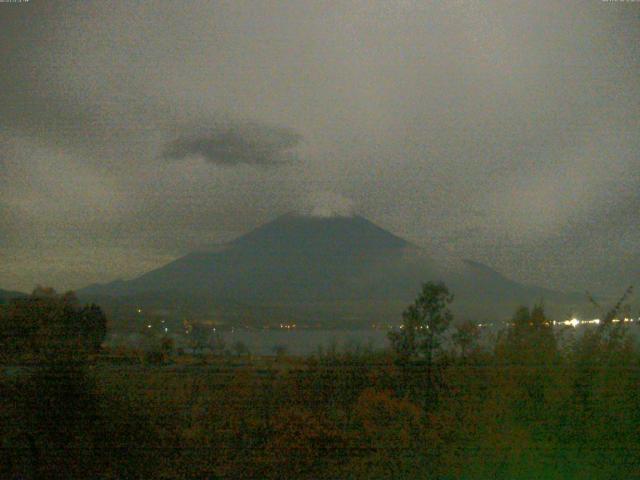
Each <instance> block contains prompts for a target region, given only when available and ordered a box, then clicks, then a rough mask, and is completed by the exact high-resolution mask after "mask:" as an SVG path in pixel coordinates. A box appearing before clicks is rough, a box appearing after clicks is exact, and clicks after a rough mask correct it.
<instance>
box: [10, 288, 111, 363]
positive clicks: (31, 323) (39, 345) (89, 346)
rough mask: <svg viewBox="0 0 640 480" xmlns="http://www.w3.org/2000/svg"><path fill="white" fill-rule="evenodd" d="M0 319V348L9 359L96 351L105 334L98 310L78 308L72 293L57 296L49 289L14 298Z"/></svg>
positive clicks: (71, 354)
mask: <svg viewBox="0 0 640 480" xmlns="http://www.w3.org/2000/svg"><path fill="white" fill-rule="evenodd" d="M2 317H3V318H2V322H1V323H0V347H1V348H2V351H3V353H4V355H5V356H7V357H8V358H15V357H19V356H23V355H31V356H35V357H36V358H39V359H40V360H44V359H51V360H54V359H59V360H62V359H64V358H69V359H70V358H71V357H72V356H77V355H84V354H86V353H91V352H95V351H97V350H98V349H99V348H100V344H101V343H102V341H103V340H104V337H105V335H106V317H105V315H104V313H103V312H102V310H101V309H100V307H98V306H97V305H89V306H85V307H80V305H79V302H78V299H77V298H76V296H75V295H74V294H73V292H67V293H65V294H63V295H59V294H57V293H56V292H55V290H53V289H51V288H43V287H37V288H36V289H35V290H34V291H33V293H32V294H31V295H30V296H28V297H25V298H17V299H13V300H12V301H11V302H10V303H9V305H8V306H7V307H6V310H5V312H4V314H3V316H2Z"/></svg>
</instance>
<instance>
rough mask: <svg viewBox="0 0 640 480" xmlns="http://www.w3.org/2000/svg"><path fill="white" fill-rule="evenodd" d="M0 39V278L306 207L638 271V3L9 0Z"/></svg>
mask: <svg viewBox="0 0 640 480" xmlns="http://www.w3.org/2000/svg"><path fill="white" fill-rule="evenodd" d="M0 45H1V47H0V49H1V50H0V51H1V52H2V53H1V55H2V57H1V60H2V63H1V65H2V67H1V69H0V259H1V262H0V288H12V289H21V290H30V289H31V288H32V287H33V286H34V285H35V284H36V283H43V284H48V285H53V286H55V287H57V288H59V289H66V288H77V287H80V286H84V285H86V284H88V283H92V282H95V281H108V280H112V279H115V278H118V277H122V278H130V277H132V276H134V275H137V274H140V273H142V272H144V271H146V270H148V269H150V268H153V267H156V266H159V265H161V264H163V263H165V262H167V261H169V260H171V259H173V258H175V257H176V256H179V255H182V254H184V253H186V252H188V251H189V250H192V249H196V248H201V247H203V246H206V245H208V244H211V243H213V242H219V241H224V240H228V239H231V238H233V237H234V236H236V235H239V234H241V233H243V232H245V231H247V230H250V229H251V228H253V227H255V226H257V225H258V224H260V223H263V222H265V221H268V220H269V219H271V218H273V217H274V216H277V215H279V214H281V213H284V212H287V211H290V210H300V209H309V208H311V209H312V210H311V211H321V212H328V211H331V209H332V208H335V209H336V210H337V211H339V212H344V211H345V209H351V208H353V209H354V210H355V211H357V212H358V213H360V214H362V215H364V216H366V217H368V218H369V219H371V220H372V221H374V222H376V223H377V224H379V225H380V226H382V227H384V228H387V229H389V230H391V231H392V232H394V233H396V234H398V235H401V236H404V237H405V238H407V239H409V240H410V241H413V242H415V243H417V244H420V245H424V246H425V247H428V248H430V249H431V250H432V251H433V252H434V254H437V252H439V251H443V250H446V251H447V252H448V253H453V254H455V255H459V256H461V257H465V258H473V259H476V260H479V261H482V262H485V263H487V264H488V265H491V266H493V267H494V268H496V269H498V270H499V271H501V272H502V273H504V274H506V275H508V276H510V277H512V278H514V279H516V280H519V281H524V282H529V283H537V284H540V285H543V286H548V287H555V288H563V289H566V290H584V289H587V288H588V289H592V290H598V289H603V288H604V289H613V290H614V291H616V289H617V288H619V287H621V286H622V285H624V284H626V283H629V282H632V281H635V280H638V279H640V275H637V268H640V248H639V245H640V243H639V239H640V225H639V220H640V213H639V212H640V189H639V187H640V148H639V147H640V3H634V2H603V1H600V0H593V1H580V2H577V1H576V2H571V1H557V2H541V1H537V0H536V1H535V2H533V1H531V2H518V4H513V3H512V2H509V3H507V2H504V3H502V2H484V1H483V2H475V1H473V2H472V1H469V2H459V1H449V2H437V3H435V2H434V3H433V4H430V3H429V2H425V1H415V2H414V1H409V0H396V1H394V2H390V1H387V2H373V1H360V2H346V1H339V2H338V1H336V2H318V1H302V0H293V1H290V2H280V1H279V2H275V1H256V0H254V1H246V2H245V1H238V0H234V1H229V2H213V1H208V2H196V1H192V2H173V1H160V0H157V1H145V2H137V1H122V2H120V1H113V2H104V1H101V2H91V1H87V0H84V1H82V2H54V1H49V0H47V1H44V0H31V1H29V2H28V3H20V4H12V3H0ZM639 286H640V285H639Z"/></svg>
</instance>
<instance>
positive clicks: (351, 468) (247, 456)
mask: <svg viewBox="0 0 640 480" xmlns="http://www.w3.org/2000/svg"><path fill="white" fill-rule="evenodd" d="M451 300H452V298H451V296H450V295H449V293H448V291H447V289H446V287H444V286H443V285H438V284H426V285H425V286H424V288H423V290H422V292H421V295H420V296H419V297H418V299H417V300H416V302H415V304H413V305H411V306H410V307H408V308H407V310H406V311H405V313H404V316H403V329H402V330H400V331H399V332H397V333H396V334H392V335H391V336H390V344H391V348H390V349H389V351H388V352H372V351H367V350H364V349H362V350H358V349H354V350H353V351H351V352H342V353H336V352H331V353H325V354H318V355H316V356H313V357H307V358H291V357H287V356H286V355H284V354H280V355H278V356H275V357H269V358H267V357H258V358H256V357H251V356H249V355H248V354H247V353H246V352H240V353H239V354H238V355H236V356H233V357H231V356H227V357H223V356H209V357H206V356H201V355H198V356H194V355H178V354H176V353H175V352H174V351H173V350H172V349H171V345H170V344H169V342H165V343H164V344H163V347H162V348H160V349H159V350H158V352H156V354H155V355H151V356H146V357H140V358H139V357H138V356H136V355H135V354H134V353H132V352H124V351H123V352H120V353H119V355H114V354H113V352H111V353H110V354H107V353H108V352H104V351H100V341H101V339H102V338H104V332H105V325H106V323H105V322H106V319H105V318H104V315H102V312H101V311H100V309H99V308H98V307H96V306H88V307H81V306H79V305H78V304H77V301H76V300H75V298H74V297H73V296H72V295H66V296H58V295H56V294H55V293H54V292H51V291H46V290H38V291H36V292H34V294H33V295H32V296H31V297H29V298H26V299H18V300H15V301H13V302H12V303H10V304H8V305H5V306H4V307H1V308H2V309H1V315H2V316H1V318H0V326H1V328H0V355H1V359H2V377H0V441H1V442H2V443H1V447H2V449H1V450H0V478H2V479H12V478H16V479H17V478H20V479H45V478H64V479H85V478H86V479H100V478H103V479H136V478H144V479H156V478H160V479H161V478H171V479H174V478H175V479H209V478H211V479H214V478H238V479H241V478H251V479H253V478H267V479H268V478H283V479H286V478H296V479H297V478H300V479H343V478H344V479H351V478H352V479H358V478H367V479H370V478H374V479H375V478H394V479H404V478H407V479H436V478H437V479H458V478H460V479H500V478H504V479H528V478H530V479H583V478H584V479H617V478H621V479H622V478H625V479H628V478H640V448H639V447H640V395H639V392H640V351H638V349H637V347H636V346H635V343H634V341H633V339H632V337H631V335H630V332H629V330H628V327H627V326H626V324H624V323H623V322H615V321H614V320H615V319H616V315H617V314H618V310H619V309H620V306H621V303H620V304H619V305H617V306H616V307H615V308H614V309H612V310H611V312H609V313H608V314H606V315H605V316H603V319H602V321H601V323H600V325H598V326H594V327H589V328H585V329H584V330H583V331H582V332H581V334H580V335H574V334H571V335H569V334H568V332H566V331H564V330H558V329H555V330H554V329H553V328H552V327H551V325H550V322H549V320H548V319H547V318H546V317H545V314H544V310H543V309H542V307H540V306H538V307H534V308H533V309H532V310H529V309H527V308H522V309H520V310H518V311H517V312H516V313H515V315H514V318H513V322H512V324H511V325H510V326H508V327H506V328H505V330H504V331H503V332H502V334H501V335H500V336H499V337H498V339H497V340H496V342H495V344H494V345H492V346H491V347H490V348H486V347H481V346H480V344H479V343H478V341H477V338H478V331H477V328H476V327H475V326H474V325H473V324H461V325H455V326H452V325H451V324H452V318H451V315H450V313H449V311H448V305H449V303H450V302H451ZM568 329H570V327H568ZM450 331H453V333H452V337H451V338H452V339H453V342H449V343H447V344H446V345H448V346H447V348H446V349H445V347H444V345H445V344H444V343H443V342H442V338H443V335H444V334H445V333H446V332H450ZM116 360H117V361H116Z"/></svg>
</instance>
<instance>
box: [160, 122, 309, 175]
mask: <svg viewBox="0 0 640 480" xmlns="http://www.w3.org/2000/svg"><path fill="white" fill-rule="evenodd" d="M301 138H302V137H301V136H300V135H298V134H297V133H295V132H294V131H292V130H290V129H287V128H282V127H273V126H269V125H263V124H258V123H230V122H226V123H224V124H221V125H218V126H215V127H213V128H209V129H201V131H200V132H198V133H189V134H186V135H183V136H180V137H179V138H178V139H177V140H174V141H173V142H171V143H169V144H168V145H167V146H166V148H165V150H164V152H163V154H162V156H163V157H164V158H169V159H176V160H181V159H185V158H188V157H202V158H204V159H205V160H206V161H207V162H209V163H213V164H216V165H239V164H251V165H276V164H280V163H285V162H287V161H288V160H291V158H292V156H291V149H292V148H293V147H295V146H296V145H298V144H299V143H300V141H301Z"/></svg>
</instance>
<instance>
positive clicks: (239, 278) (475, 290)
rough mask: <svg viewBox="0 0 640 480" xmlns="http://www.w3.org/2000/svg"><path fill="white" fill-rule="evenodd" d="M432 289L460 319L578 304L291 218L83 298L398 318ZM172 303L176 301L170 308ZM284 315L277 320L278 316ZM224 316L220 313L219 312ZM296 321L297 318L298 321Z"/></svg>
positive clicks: (341, 226) (405, 245) (350, 222)
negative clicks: (443, 288)
mask: <svg viewBox="0 0 640 480" xmlns="http://www.w3.org/2000/svg"><path fill="white" fill-rule="evenodd" d="M428 280H442V281H445V282H446V283H447V285H448V286H449V287H450V288H451V290H452V291H453V292H454V294H455V295H456V302H455V304H454V305H455V308H456V311H457V313H458V314H459V315H460V314H461V315H463V316H470V317H482V318H485V317H490V316H492V315H500V316H504V315H508V314H509V313H511V311H512V309H513V308H515V306H517V305H518V304H522V303H525V304H530V303H532V302H534V301H538V300H540V299H543V298H544V299H545V300H552V301H553V305H550V306H551V307H552V308H553V307H555V306H556V304H557V305H559V306H564V307H566V308H568V307H569V306H571V307H572V308H573V306H572V305H573V304H575V303H576V302H578V299H577V298H576V297H574V296H570V295H566V294H563V293H559V292H553V291H550V290H546V289H542V288H538V287H531V286H525V285H522V284H519V283H516V282H513V281H511V280H509V279H507V278H505V277H504V276H502V275H500V274H499V273H498V272H496V271H494V270H492V269H491V268H489V267H487V266H485V265H482V264H480V263H477V262H472V261H462V260H454V261H447V262H443V261H440V260H439V259H436V258H432V257H431V256H429V255H428V254H427V252H426V251H425V250H424V249H422V248H419V247H417V246H415V245H412V244H411V243H409V242H407V241H405V240H403V239H402V238H399V237H397V236H395V235H393V234H392V233H389V232H387V231H386V230H384V229H382V228H380V227H378V226H377V225H374V224H373V223H371V222H370V221H368V220H366V219H365V218H363V217H360V216H354V217H331V218H323V217H309V216H302V215H296V214H286V215H283V216H281V217H279V218H277V219H275V220H274V221H272V222H269V223H267V224H265V225H262V226H260V227H258V228H256V229H255V230H253V231H251V232H249V233H247V234H246V235H243V236H241V237H239V238H237V239H236V240H234V241H232V242H229V243H228V244H226V245H223V246H222V247H218V248H216V249H211V250H206V251H201V252H193V253H190V254H188V255H185V256H184V257H181V258H178V259H177V260H175V261H173V262H171V263H169V264H167V265H165V266H163V267H160V268H158V269H156V270H153V271H150V272H148V273H146V274H144V275H142V276H140V277H138V278H135V279H133V280H130V281H117V282H113V283H111V284H106V285H94V286H91V287H88V288H86V289H83V290H81V291H80V292H79V294H80V295H81V296H83V297H92V298H98V297H103V298H105V297H118V298H128V299H129V301H131V302H137V303H141V302H140V299H142V298H146V299H149V298H154V297H155V298H156V301H158V299H160V298H166V299H167V300H166V302H167V303H170V304H171V305H176V304H177V303H180V304H187V305H190V306H191V308H192V309H194V310H197V311H199V312H200V313H201V314H206V312H211V311H212V308H213V307H212V306H214V305H218V306H220V305H227V306H228V305H239V304H241V305H248V306H251V308H253V310H254V311H255V312H257V313H256V317H258V319H257V320H256V321H258V322H259V317H260V315H261V313H260V312H264V311H265V309H266V310H269V312H271V313H270V314H269V315H270V316H274V315H275V316H278V315H281V316H283V318H284V317H292V316H293V317H295V318H297V319H298V320H299V321H304V320H305V319H306V320H309V321H310V319H312V318H314V317H323V318H328V319H330V320H331V319H332V320H333V321H334V322H335V323H336V324H340V323H341V322H343V319H345V318H351V319H354V318H355V319H359V321H361V322H369V321H370V320H372V319H375V321H381V320H385V319H390V318H398V316H399V312H401V310H402V307H403V306H404V305H406V304H407V303H408V302H409V301H411V300H412V299H413V298H414V297H415V294H416V292H417V291H418V290H419V288H420V284H421V283H422V282H424V281H428ZM169 299H172V300H169ZM274 309H275V311H276V312H280V313H276V314H274V313H273V311H274ZM217 311H219V309H217ZM292 312H295V313H292Z"/></svg>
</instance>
